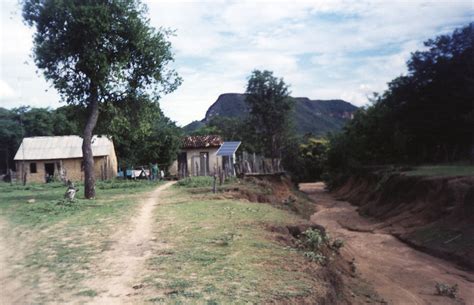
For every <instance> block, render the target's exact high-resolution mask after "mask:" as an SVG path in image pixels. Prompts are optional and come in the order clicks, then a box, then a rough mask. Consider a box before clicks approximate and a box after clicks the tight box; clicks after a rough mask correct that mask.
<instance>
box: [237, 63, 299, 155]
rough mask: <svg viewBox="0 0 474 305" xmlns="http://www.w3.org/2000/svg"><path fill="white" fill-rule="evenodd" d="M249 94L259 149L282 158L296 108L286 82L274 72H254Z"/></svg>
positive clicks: (250, 78)
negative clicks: (293, 110) (294, 108)
mask: <svg viewBox="0 0 474 305" xmlns="http://www.w3.org/2000/svg"><path fill="white" fill-rule="evenodd" d="M245 93H246V98H245V101H246V103H247V104H248V106H249V111H250V122H249V123H250V125H251V126H252V127H253V128H254V129H255V141H254V142H255V144H256V146H257V147H259V148H260V149H259V150H260V151H261V152H262V153H263V154H264V155H265V156H267V157H270V158H272V159H275V158H281V152H282V149H283V146H284V143H285V140H286V139H287V138H288V136H289V133H290V115H291V111H292V109H293V106H294V101H293V99H292V98H291V97H290V91H289V89H288V86H287V85H286V84H285V82H284V81H283V79H282V78H277V77H275V76H273V72H270V71H259V70H254V71H253V72H252V74H251V75H250V77H249V80H248V84H247V90H246V92H245Z"/></svg>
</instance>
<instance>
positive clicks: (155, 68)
mask: <svg viewBox="0 0 474 305" xmlns="http://www.w3.org/2000/svg"><path fill="white" fill-rule="evenodd" d="M145 12H146V7H145V6H144V5H142V4H141V2H140V1H139V0H94V1H93V0H71V1H55V0H24V1H23V18H24V20H25V22H26V23H27V24H28V25H30V26H35V28H36V33H35V35H34V58H35V63H36V65H37V66H38V68H39V69H41V70H43V73H44V75H45V77H46V79H47V80H51V81H52V83H53V85H54V87H55V88H56V89H57V90H58V92H59V93H60V94H61V95H62V97H63V98H64V99H65V100H66V102H67V103H69V104H78V105H81V106H82V107H85V108H86V109H87V120H86V123H85V127H84V131H83V139H84V140H83V145H82V153H83V158H84V176H85V177H84V180H85V181H84V183H85V186H84V195H85V197H86V198H94V197H95V176H94V159H93V155H92V148H91V140H92V135H93V131H94V128H95V126H96V123H97V120H98V118H99V109H100V104H101V103H103V102H104V101H106V100H109V101H117V102H120V101H121V100H122V99H123V98H124V97H126V96H140V95H143V94H146V93H149V92H151V93H153V94H154V95H155V96H158V95H159V93H162V92H163V93H168V92H171V91H173V90H174V89H175V88H176V87H177V86H178V85H179V84H180V81H181V80H180V78H179V77H178V76H177V74H176V72H174V71H173V70H168V69H166V66H167V64H168V63H169V62H170V61H172V60H173V56H172V53H171V45H170V43H169V41H168V39H167V38H168V34H169V32H168V31H163V30H160V31H157V30H155V29H154V28H152V27H151V26H150V25H149V20H148V19H146V18H145V17H144V15H145ZM137 100H139V99H137Z"/></svg>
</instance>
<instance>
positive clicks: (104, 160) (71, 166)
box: [16, 153, 117, 182]
mask: <svg viewBox="0 0 474 305" xmlns="http://www.w3.org/2000/svg"><path fill="white" fill-rule="evenodd" d="M30 163H36V170H37V172H36V173H30ZM46 163H54V176H55V179H57V180H60V179H61V177H60V173H61V169H63V172H64V174H65V178H66V179H68V180H71V181H83V180H84V171H83V170H82V168H81V164H82V158H75V159H64V160H31V161H30V160H28V161H16V168H17V179H18V181H21V180H22V177H23V174H24V172H25V171H26V175H27V176H26V181H27V182H45V181H46V179H45V175H46V171H45V164H46ZM23 166H24V167H23ZM94 172H95V176H96V179H99V180H107V179H112V178H115V177H116V176H117V157H116V156H115V153H113V154H111V155H109V156H101V157H94Z"/></svg>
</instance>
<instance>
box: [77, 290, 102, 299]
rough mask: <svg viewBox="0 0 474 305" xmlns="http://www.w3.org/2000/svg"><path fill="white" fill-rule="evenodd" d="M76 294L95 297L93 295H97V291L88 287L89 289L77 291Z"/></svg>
mask: <svg viewBox="0 0 474 305" xmlns="http://www.w3.org/2000/svg"><path fill="white" fill-rule="evenodd" d="M76 295H78V296H85V297H91V298H93V297H95V296H97V291H95V290H92V289H87V290H82V291H80V292H78V293H76Z"/></svg>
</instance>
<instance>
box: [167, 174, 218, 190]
mask: <svg viewBox="0 0 474 305" xmlns="http://www.w3.org/2000/svg"><path fill="white" fill-rule="evenodd" d="M213 181H214V178H213V177H209V176H196V177H188V178H184V179H181V180H179V181H178V182H177V183H176V185H178V186H181V187H186V188H194V187H211V186H212V183H213Z"/></svg>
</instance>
